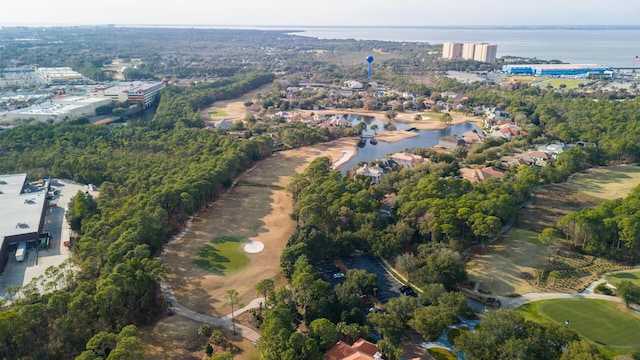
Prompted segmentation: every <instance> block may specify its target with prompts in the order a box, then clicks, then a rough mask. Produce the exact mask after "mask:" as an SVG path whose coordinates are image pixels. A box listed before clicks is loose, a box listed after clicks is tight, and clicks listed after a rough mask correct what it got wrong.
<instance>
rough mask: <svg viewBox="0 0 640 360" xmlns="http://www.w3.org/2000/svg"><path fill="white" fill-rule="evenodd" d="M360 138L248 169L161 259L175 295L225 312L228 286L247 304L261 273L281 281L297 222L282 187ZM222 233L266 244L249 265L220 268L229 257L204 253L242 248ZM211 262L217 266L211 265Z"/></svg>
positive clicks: (204, 309)
mask: <svg viewBox="0 0 640 360" xmlns="http://www.w3.org/2000/svg"><path fill="white" fill-rule="evenodd" d="M356 144H357V139H342V140H338V141H335V142H331V143H327V144H318V145H315V146H311V147H305V148H301V149H295V150H291V151H281V152H278V153H275V154H274V155H273V156H271V157H269V158H267V159H265V160H263V161H261V162H260V163H258V164H257V165H256V166H255V168H254V169H253V170H251V171H250V172H248V173H246V174H244V175H243V176H242V177H241V179H240V181H239V182H238V186H236V187H235V188H234V189H233V190H232V191H230V192H229V193H228V194H226V195H225V196H223V197H222V198H221V199H219V200H217V201H216V202H214V203H211V204H209V206H208V207H207V208H206V209H204V210H203V211H202V212H201V213H200V214H199V215H198V216H196V217H195V218H194V220H193V225H192V227H191V229H190V230H189V231H188V232H186V234H185V235H184V236H183V237H182V238H181V239H179V240H177V241H175V242H172V243H171V246H170V247H169V248H168V249H167V250H166V253H165V256H164V259H163V265H165V267H166V268H167V272H166V273H167V274H166V278H167V282H168V283H169V285H170V286H171V288H172V289H173V292H174V294H175V295H176V298H177V301H178V302H179V303H180V304H182V305H184V306H185V307H187V308H189V309H192V310H194V311H196V312H199V313H203V314H208V315H212V316H225V315H227V314H229V313H230V311H231V308H230V306H228V305H226V303H225V301H224V294H225V293H226V291H227V290H229V289H235V290H236V291H238V293H239V294H240V302H241V303H244V304H248V303H249V302H251V300H253V299H254V298H255V297H257V294H256V291H255V290H254V289H253V286H254V285H255V283H256V282H258V281H259V280H260V279H263V278H271V279H273V280H274V281H275V282H276V286H281V285H283V284H284V283H285V279H284V277H283V276H282V273H281V270H280V252H281V251H282V249H283V248H284V246H285V245H286V243H287V240H288V239H289V237H290V236H291V234H292V233H293V231H294V229H295V222H294V221H293V220H292V219H291V218H290V217H289V213H290V212H291V210H292V208H293V202H292V199H291V196H290V195H289V194H287V192H286V191H285V190H284V188H285V187H286V185H287V184H288V182H289V180H290V178H291V176H292V175H293V174H294V173H295V172H297V171H302V170H303V169H304V168H305V167H306V166H307V164H308V163H310V162H311V161H312V160H313V159H315V158H317V157H318V156H330V157H331V158H332V159H333V160H337V159H338V158H340V157H341V156H342V151H341V150H343V149H353V148H355V146H356ZM222 237H223V238H236V239H243V240H247V241H248V240H252V241H260V242H262V243H263V244H264V250H263V251H262V252H260V253H257V254H246V255H245V254H243V256H246V258H247V259H248V260H247V261H248V263H247V264H246V265H245V266H243V267H241V268H239V269H237V270H233V271H229V272H226V273H221V269H219V268H217V267H218V266H220V265H227V264H229V263H227V262H226V260H225V261H224V262H221V263H216V262H215V261H214V262H210V261H209V260H206V259H214V260H215V258H216V257H217V256H222V257H225V258H228V259H230V255H229V254H228V253H226V251H229V252H232V253H233V252H236V251H242V250H241V243H240V242H235V243H234V242H229V244H228V246H229V247H230V248H231V249H227V250H220V249H218V245H219V244H212V239H214V238H217V239H219V238H222ZM211 246H213V248H215V249H218V250H215V251H214V250H213V249H211V248H210V247H211ZM205 249H209V250H205ZM239 249H240V250H239ZM225 254H226V255H225ZM200 256H202V258H201V260H206V261H205V263H204V264H201V265H202V266H204V267H205V268H202V267H200V266H198V265H197V264H196V263H195V261H194V260H196V258H198V257H200ZM208 266H212V267H213V270H217V272H215V271H210V270H207V269H206V267H208Z"/></svg>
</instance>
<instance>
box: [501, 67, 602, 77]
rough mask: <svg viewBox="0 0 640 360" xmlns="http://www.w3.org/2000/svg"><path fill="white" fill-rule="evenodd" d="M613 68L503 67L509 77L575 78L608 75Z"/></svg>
mask: <svg viewBox="0 0 640 360" xmlns="http://www.w3.org/2000/svg"><path fill="white" fill-rule="evenodd" d="M613 70H614V69H613V67H610V66H602V65H596V64H511V65H503V66H502V71H503V72H504V73H506V74H509V75H535V76H556V77H562V76H575V77H585V76H588V75H606V74H611V73H613Z"/></svg>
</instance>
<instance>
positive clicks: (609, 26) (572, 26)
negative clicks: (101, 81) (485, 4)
mask: <svg viewBox="0 0 640 360" xmlns="http://www.w3.org/2000/svg"><path fill="white" fill-rule="evenodd" d="M110 26H113V27H124V28H127V27H182V28H189V27H193V28H223V29H225V28H278V29H287V28H306V29H308V28H353V29H358V28H361V29H371V28H374V29H385V28H396V29H420V28H423V29H430V28H444V29H446V28H458V29H459V28H489V29H491V28H493V29H496V28H511V29H518V28H520V29H530V28H567V29H576V28H577V29H580V28H585V29H587V28H588V29H620V28H626V29H640V25H633V24H627V25H620V24H615V25H614V24H580V25H579V24H530V25H495V24H494V25H469V24H457V25H301V24H299V25H291V24H288V25H274V24H268V25H267V24H264V25H256V24H242V25H239V24H236V25H231V24H171V23H159V24H125V23H94V24H82V23H48V24H44V23H15V24H0V28H3V27H110Z"/></svg>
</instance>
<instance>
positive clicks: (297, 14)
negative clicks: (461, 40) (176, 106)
mask: <svg viewBox="0 0 640 360" xmlns="http://www.w3.org/2000/svg"><path fill="white" fill-rule="evenodd" d="M363 4H366V5H363ZM639 13H640V2H629V1H627V0H624V1H622V0H611V1H607V2H606V3H603V2H602V1H599V0H562V1H551V0H538V1H536V2H535V3H531V2H524V1H522V2H521V1H506V0H493V1H488V2H481V1H477V0H457V1H454V2H448V1H435V2H431V1H429V2H427V1H424V0H405V1H404V2H400V3H395V2H389V1H386V0H370V1H369V2H367V3H363V2H356V1H344V0H324V1H315V2H300V1H299V0H273V1H264V0H243V1H225V2H220V1H211V2H202V1H200V0H181V1H179V2H174V1H171V2H169V1H162V0H160V1H158V0H155V1H150V0H137V1H125V0H111V1H108V2H102V3H87V2H86V1H80V0H56V1H50V0H46V1H45V0H30V1H25V2H20V1H11V2H5V3H3V4H2V5H1V7H0V26H14V25H31V26H54V25H104V24H114V25H143V26H144V25H149V26H153V25H174V26H190V25H191V26H219V27H225V26H229V27H235V26H247V27H251V26H291V27H304V26H454V25H467V26H491V25H495V26H500V25H503V26H508V25H534V26H535V25H640V23H639V22H638V19H637V14H639Z"/></svg>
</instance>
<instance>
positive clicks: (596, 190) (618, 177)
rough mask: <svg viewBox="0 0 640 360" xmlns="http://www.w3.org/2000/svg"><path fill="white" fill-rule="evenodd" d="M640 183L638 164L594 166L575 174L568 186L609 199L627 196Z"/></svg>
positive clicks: (589, 194) (590, 194) (639, 167)
mask: <svg viewBox="0 0 640 360" xmlns="http://www.w3.org/2000/svg"><path fill="white" fill-rule="evenodd" d="M639 184H640V166H632V165H620V166H608V167H602V168H595V169H590V170H587V171H585V172H584V173H580V174H577V175H576V176H574V177H573V180H572V181H571V182H570V183H569V187H570V188H571V189H574V190H576V191H580V192H582V193H583V194H586V195H588V196H594V197H598V198H601V199H605V200H611V199H616V198H621V197H625V196H627V194H629V192H631V190H633V189H634V188H635V187H636V186H638V185H639Z"/></svg>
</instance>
